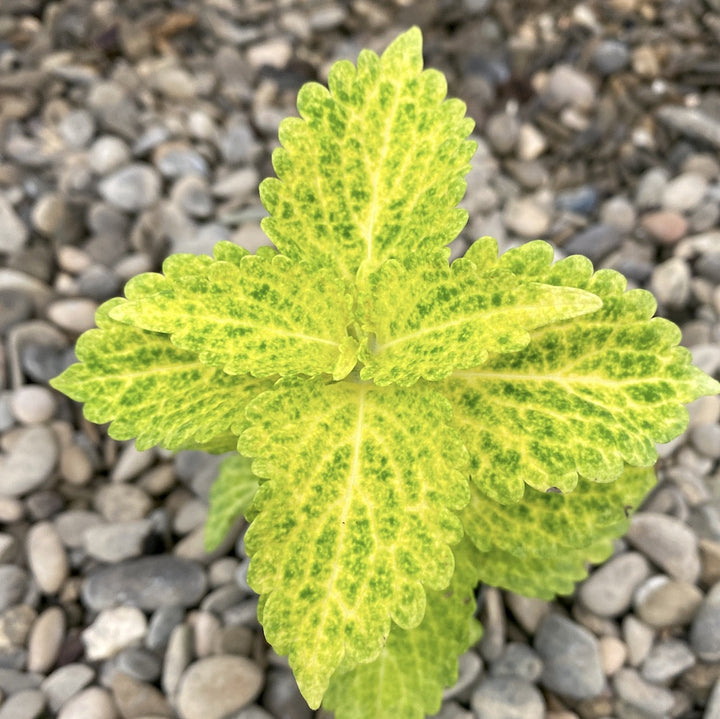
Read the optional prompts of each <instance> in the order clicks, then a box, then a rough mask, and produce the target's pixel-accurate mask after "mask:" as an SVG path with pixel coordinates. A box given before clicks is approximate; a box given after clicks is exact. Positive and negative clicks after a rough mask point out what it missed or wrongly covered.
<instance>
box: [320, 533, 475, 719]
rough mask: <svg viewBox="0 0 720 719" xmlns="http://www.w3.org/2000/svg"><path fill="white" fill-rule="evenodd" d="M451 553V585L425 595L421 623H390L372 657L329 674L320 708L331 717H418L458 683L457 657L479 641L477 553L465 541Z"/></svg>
mask: <svg viewBox="0 0 720 719" xmlns="http://www.w3.org/2000/svg"><path fill="white" fill-rule="evenodd" d="M453 553H454V555H455V573H454V574H453V578H452V581H451V582H450V586H449V587H448V588H447V589H444V590H442V591H428V593H427V608H426V610H425V616H424V618H423V620H422V622H421V623H420V625H419V626H417V627H415V628H414V629H409V630H406V629H401V628H400V627H398V626H397V625H393V627H392V629H391V630H390V636H389V637H388V640H387V642H386V643H385V646H384V647H383V648H382V651H381V652H380V654H379V656H378V657H377V658H376V659H374V660H373V661H371V662H369V663H366V664H358V665H357V666H356V667H354V668H353V669H351V670H350V671H346V672H342V671H341V670H338V672H337V673H336V674H334V675H333V678H332V680H331V681H330V686H329V688H328V691H327V694H326V695H325V699H324V700H323V706H324V707H326V708H327V709H329V710H332V711H334V712H335V719H367V717H373V719H423V717H425V715H427V714H434V713H435V712H437V711H438V709H440V704H441V702H442V693H443V689H445V688H447V687H450V686H452V685H453V684H454V683H455V682H456V680H457V675H458V656H459V655H460V654H462V653H463V652H464V651H465V650H466V649H467V648H468V647H469V646H470V645H471V644H472V643H473V642H475V641H477V639H479V636H478V634H477V632H476V631H475V628H474V627H473V625H472V623H473V622H474V620H473V615H474V614H475V609H476V604H475V594H474V589H475V585H476V584H477V583H478V566H479V562H480V557H481V556H482V555H481V554H480V553H479V552H478V551H477V549H475V547H474V546H473V545H472V544H471V543H470V542H469V541H468V540H466V539H464V540H463V541H462V542H461V543H460V544H459V545H457V547H455V549H454V552H453Z"/></svg>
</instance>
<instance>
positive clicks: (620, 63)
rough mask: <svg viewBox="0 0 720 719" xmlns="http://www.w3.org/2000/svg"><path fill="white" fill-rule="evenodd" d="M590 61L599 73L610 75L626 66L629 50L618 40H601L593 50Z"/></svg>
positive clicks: (628, 59)
mask: <svg viewBox="0 0 720 719" xmlns="http://www.w3.org/2000/svg"><path fill="white" fill-rule="evenodd" d="M592 62H593V65H595V67H596V68H597V69H598V72H599V73H600V74H601V75H612V74H613V73H616V72H619V71H620V70H624V69H625V68H626V67H627V65H628V63H629V62H630V51H629V50H628V48H627V45H625V43H622V42H620V41H619V40H603V41H602V42H601V43H599V44H598V46H597V47H596V48H595V50H594V51H593V54H592Z"/></svg>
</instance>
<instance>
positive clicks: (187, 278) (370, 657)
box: [53, 28, 720, 719]
mask: <svg viewBox="0 0 720 719" xmlns="http://www.w3.org/2000/svg"><path fill="white" fill-rule="evenodd" d="M328 85H329V89H327V88H325V87H323V86H321V85H319V84H317V83H309V84H307V85H305V86H303V88H302V89H301V90H300V93H299V96H298V110H299V113H300V117H299V118H289V119H286V120H284V121H283V122H282V123H281V125H280V142H281V145H282V147H280V148H278V149H276V150H275V152H274V153H273V165H274V168H275V171H276V173H277V178H271V179H266V180H265V181H264V182H263V183H262V184H261V186H260V195H261V198H262V201H263V203H264V205H265V207H266V209H267V211H268V213H269V217H268V218H266V219H265V220H264V221H263V228H264V230H265V231H266V232H267V234H268V236H269V237H270V239H271V240H272V241H273V243H274V244H275V247H276V248H277V251H275V250H271V249H269V248H264V249H261V250H259V251H258V252H257V253H256V254H250V253H248V252H246V251H245V250H243V249H241V248H240V247H238V246H236V245H234V244H232V243H230V242H221V243H219V244H218V245H217V246H216V248H215V250H214V258H210V257H208V256H195V255H176V256H173V257H170V258H168V259H167V260H166V261H165V263H164V265H163V272H164V274H154V273H147V274H142V275H140V276H138V277H136V278H134V279H133V280H131V281H130V282H129V283H128V284H127V286H126V289H125V298H117V299H113V300H110V301H109V302H106V303H105V304H103V305H102V306H101V307H100V308H99V309H98V312H97V325H98V329H94V330H90V331H89V332H87V333H85V334H84V335H83V336H82V337H81V338H80V339H79V340H78V343H77V356H78V359H79V360H80V362H79V363H76V364H74V365H72V366H70V367H69V368H68V369H67V370H66V371H65V372H63V373H62V374H61V375H60V376H59V377H58V378H56V379H55V380H54V381H53V386H54V387H56V388H58V389H59V390H61V391H63V392H65V393H66V394H68V395H69V396H70V397H72V398H73V399H75V400H79V401H81V402H84V403H85V415H86V416H87V418H88V419H89V420H91V421H94V422H98V423H104V422H110V423H111V424H110V426H109V430H108V431H109V433H110V435H111V436H112V437H115V438H117V439H120V440H125V439H130V438H133V437H134V438H136V444H137V447H138V448H139V449H144V448H148V447H151V446H153V445H161V446H163V447H166V448H168V449H170V450H180V449H204V450H206V451H209V452H216V453H223V452H228V451H232V450H236V449H237V450H238V452H239V454H234V455H231V456H230V457H229V458H227V459H225V460H224V463H223V464H222V467H221V471H220V475H219V477H218V480H217V482H216V483H215V485H214V486H213V489H212V491H211V503H210V511H209V517H208V522H207V532H206V544H207V548H208V549H209V550H210V549H213V548H215V547H217V546H218V544H219V543H220V542H221V541H222V539H223V537H224V536H225V534H226V533H227V531H228V529H229V527H230V526H231V525H232V524H233V522H234V521H235V519H236V518H237V517H238V515H240V514H244V515H245V516H246V517H247V519H248V521H249V522H250V525H249V528H248V529H247V533H246V535H245V548H246V550H247V553H248V555H249V556H250V557H251V562H250V568H249V572H248V582H249V584H250V585H251V586H252V587H253V588H254V589H255V590H256V591H257V592H258V594H259V595H260V600H259V610H258V614H259V619H260V621H261V622H262V625H263V627H264V631H265V635H266V637H267V639H268V641H269V642H270V643H271V644H272V645H273V647H274V648H275V649H276V650H277V651H278V652H279V653H281V654H287V655H289V662H290V666H291V667H292V669H293V671H294V672H295V676H296V678H297V682H298V685H299V687H300V689H301V691H302V693H303V695H304V696H305V698H306V699H307V702H308V704H309V705H310V706H311V707H318V706H319V705H320V704H321V702H322V703H323V704H324V706H325V707H326V708H328V709H330V710H334V711H335V712H336V716H337V717H338V718H339V719H360V718H361V717H362V718H365V717H374V718H375V719H378V718H380V719H382V718H383V717H392V718H393V719H416V718H419V717H422V716H423V715H424V714H425V713H433V712H435V711H437V709H438V708H439V706H440V702H441V694H442V690H443V688H444V687H446V686H449V685H451V684H452V683H453V682H454V681H455V679H456V676H457V657H458V655H459V654H461V653H462V652H464V651H465V650H467V648H468V647H469V646H471V645H472V644H473V643H474V642H475V641H477V639H478V638H479V631H480V630H479V629H478V626H477V624H476V623H475V622H474V619H473V615H474V612H475V609H476V603H475V597H474V589H475V587H476V585H477V584H478V582H480V581H483V582H487V583H490V584H493V585H497V586H500V587H504V588H508V589H512V590H514V591H517V592H520V593H525V594H528V595H535V596H539V597H543V598H550V597H552V596H553V595H555V594H556V593H569V592H571V591H572V590H573V587H574V583H575V582H576V581H577V580H579V579H581V578H582V577H583V576H585V574H586V563H587V562H600V561H602V560H604V559H605V558H607V557H608V556H609V555H610V554H611V552H612V539H613V538H616V537H618V536H620V535H621V534H622V533H623V532H624V531H625V529H626V527H627V525H628V514H629V512H630V511H631V510H632V509H633V508H635V507H637V506H638V504H639V503H640V501H641V500H642V498H643V496H644V495H645V494H646V493H647V492H648V490H649V489H650V487H651V486H652V485H653V483H654V481H655V478H654V473H653V470H652V465H653V463H654V462H655V460H656V451H655V443H656V442H666V441H669V440H670V439H672V438H674V437H676V436H677V435H679V434H680V433H681V432H683V431H684V429H685V427H686V424H687V412H686V410H685V409H684V407H683V405H684V404H685V403H687V402H690V401H692V400H694V399H696V398H698V397H700V396H702V395H705V394H712V393H715V392H717V391H718V390H719V389H720V384H718V383H717V382H716V381H715V380H713V379H711V378H710V377H708V376H707V375H705V374H704V373H702V372H701V371H700V370H699V369H697V368H695V367H693V366H692V365H691V363H690V359H691V357H690V353H689V352H688V351H687V350H686V349H684V348H682V347H679V346H678V341H679V339H680V331H679V329H678V328H677V327H676V326H675V325H674V324H672V323H671V322H668V321H666V320H664V319H660V318H652V316H653V313H654V311H655V308H656V305H655V301H654V299H653V297H652V296H651V295H650V294H649V293H648V292H645V291H643V290H631V291H626V282H625V279H624V278H623V277H622V276H621V275H620V274H618V273H617V272H614V271H612V270H607V269H603V270H599V271H597V272H593V267H592V265H591V263H590V262H589V261H588V260H587V259H585V258H583V257H579V256H572V257H568V258H566V259H563V260H561V261H559V262H556V263H554V264H553V250H552V248H551V247H550V245H548V244H546V243H544V242H541V241H537V242H530V243H528V244H525V245H523V246H521V247H518V248H516V249H512V250H510V251H509V252H506V253H505V254H503V255H501V256H499V257H498V248H497V245H496V243H495V241H494V240H493V239H491V238H488V237H484V238H482V239H479V240H477V241H476V242H475V243H474V244H473V245H472V246H471V247H470V249H469V250H468V252H467V253H466V254H465V256H464V257H463V258H461V259H457V260H455V261H454V262H453V263H452V264H449V262H448V260H449V250H448V249H447V247H446V246H447V244H448V243H449V242H451V241H452V240H453V239H454V238H455V237H456V235H457V234H458V232H459V231H460V230H461V229H462V228H463V226H464V225H465V223H466V221H467V215H466V213H465V212H464V211H463V210H461V209H458V208H457V203H458V202H459V201H460V200H461V199H462V196H463V194H464V192H465V187H466V185H465V180H464V176H465V174H466V173H467V171H468V170H469V167H470V165H469V163H470V159H471V157H472V155H473V152H474V149H475V145H474V143H473V142H471V141H469V140H468V139H467V138H468V136H469V134H470V132H471V130H472V128H473V122H472V121H471V120H470V119H468V118H466V117H465V106H464V104H463V103H462V102H460V101H459V100H456V99H450V100H446V99H445V96H446V82H445V79H444V77H443V76H442V74H441V73H439V72H437V71H435V70H423V68H422V38H421V34H420V31H419V30H418V29H417V28H413V29H411V30H409V31H408V32H406V33H404V34H403V35H401V36H399V37H398V38H397V39H396V40H395V41H394V42H393V43H392V44H391V45H390V46H389V47H388V48H387V50H386V51H385V52H384V53H383V55H382V57H378V56H377V55H375V54H374V53H372V52H370V51H363V52H362V53H360V56H359V58H358V62H357V67H355V66H354V65H353V64H351V63H350V62H347V61H341V62H338V63H336V64H335V65H333V67H332V69H331V71H330V74H329V78H328ZM248 458H251V459H252V465H250V459H248Z"/></svg>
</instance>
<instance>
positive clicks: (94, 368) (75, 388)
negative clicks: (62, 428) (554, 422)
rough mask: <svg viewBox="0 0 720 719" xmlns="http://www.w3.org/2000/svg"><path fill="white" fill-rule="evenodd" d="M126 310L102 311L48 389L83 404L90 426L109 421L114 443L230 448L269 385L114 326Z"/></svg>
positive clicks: (158, 337)
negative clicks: (73, 359) (249, 407)
mask: <svg viewBox="0 0 720 719" xmlns="http://www.w3.org/2000/svg"><path fill="white" fill-rule="evenodd" d="M124 304H126V300H123V299H121V298H115V299H112V300H108V301H107V302H105V303H104V304H103V305H101V306H100V307H99V309H98V311H97V314H96V322H97V325H98V329H92V330H89V331H88V332H85V333H84V334H83V335H82V336H81V337H80V339H79V340H78V342H77V346H76V353H77V356H78V359H79V360H80V362H77V363H75V364H73V365H71V366H70V367H68V368H67V369H66V370H65V371H64V372H63V373H62V374H61V375H60V376H59V377H56V378H55V379H53V380H51V382H50V383H51V384H52V386H53V387H55V389H58V390H60V391H61V392H64V393H65V394H66V395H68V396H69V397H71V398H72V399H74V400H76V401H78V402H84V403H85V408H84V413H85V416H86V417H87V418H88V419H89V420H90V421H91V422H96V423H98V424H103V423H105V422H111V424H110V427H109V429H108V433H109V434H110V436H111V437H114V438H115V439H121V440H123V439H132V438H133V437H136V438H137V439H136V445H137V447H138V449H147V448H148V447H152V446H153V445H156V444H160V445H162V446H163V447H166V448H167V449H173V450H175V449H188V448H195V447H203V448H205V449H209V450H211V451H218V452H225V451H227V450H228V449H233V448H234V446H235V444H236V443H237V438H236V435H237V434H239V433H240V431H241V430H242V428H243V424H244V417H243V410H244V407H245V405H246V404H247V403H248V402H249V401H250V400H251V399H252V398H253V397H255V396H256V395H257V394H259V393H260V392H263V391H264V390H266V389H268V388H270V387H272V384H273V382H272V381H271V380H259V379H255V378H253V377H245V376H231V375H229V374H226V373H224V372H223V371H222V370H220V369H217V368H214V367H208V366H207V365H204V364H203V363H202V362H200V361H199V360H198V358H197V356H196V355H195V354H193V353H192V352H187V351H185V350H182V349H179V348H178V347H175V346H174V345H173V344H172V343H171V342H170V338H169V337H168V336H167V335H163V334H158V333H156V332H147V331H145V330H141V329H138V328H136V327H130V326H129V325H125V324H123V323H121V322H118V321H116V320H114V319H112V317H111V314H112V312H113V309H115V308H119V307H122V306H123V305H124Z"/></svg>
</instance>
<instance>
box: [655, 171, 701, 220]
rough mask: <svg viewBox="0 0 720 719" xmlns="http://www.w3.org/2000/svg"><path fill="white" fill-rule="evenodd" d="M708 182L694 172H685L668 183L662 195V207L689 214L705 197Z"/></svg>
mask: <svg viewBox="0 0 720 719" xmlns="http://www.w3.org/2000/svg"><path fill="white" fill-rule="evenodd" d="M707 188H708V182H707V180H706V179H705V178H704V177H703V176H702V175H699V174H697V173H694V172H685V173H683V174H682V175H678V176H677V177H675V178H673V179H672V180H670V182H668V184H667V185H666V186H665V188H664V190H663V193H662V206H663V208H664V209H666V210H675V211H677V212H691V211H692V210H694V209H695V208H696V207H697V206H698V205H699V204H700V203H701V202H702V199H703V198H704V197H705V193H706V192H707Z"/></svg>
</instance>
